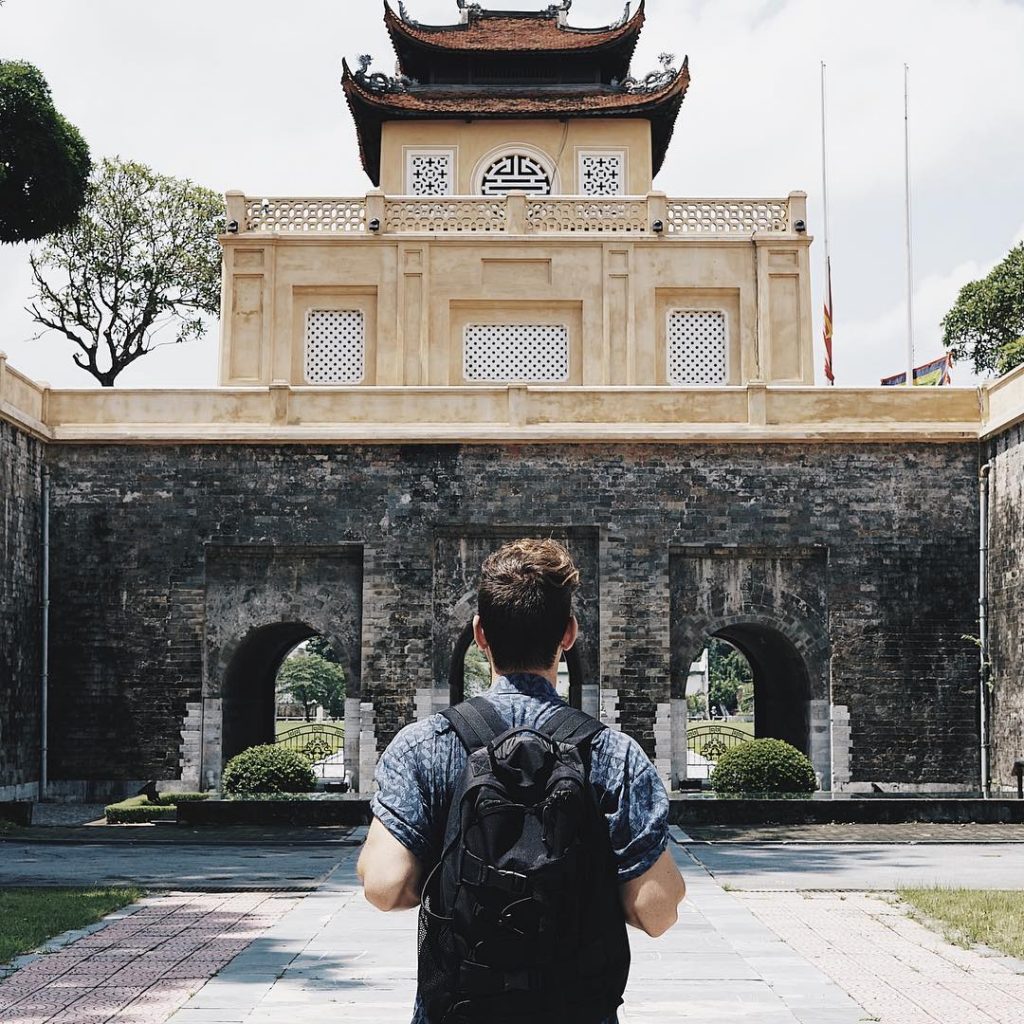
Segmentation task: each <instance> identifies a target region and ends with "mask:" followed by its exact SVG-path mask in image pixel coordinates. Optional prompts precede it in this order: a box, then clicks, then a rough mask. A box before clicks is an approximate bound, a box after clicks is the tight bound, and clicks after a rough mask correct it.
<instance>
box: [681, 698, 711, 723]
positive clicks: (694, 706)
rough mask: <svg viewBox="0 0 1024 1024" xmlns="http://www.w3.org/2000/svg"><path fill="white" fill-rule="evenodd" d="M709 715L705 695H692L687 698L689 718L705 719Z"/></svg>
mask: <svg viewBox="0 0 1024 1024" xmlns="http://www.w3.org/2000/svg"><path fill="white" fill-rule="evenodd" d="M707 713H708V702H707V701H706V700H705V699H704V694H703V693H691V694H690V695H689V696H688V697H687V698H686V714H687V716H688V717H689V718H704V717H705V716H706V715H707Z"/></svg>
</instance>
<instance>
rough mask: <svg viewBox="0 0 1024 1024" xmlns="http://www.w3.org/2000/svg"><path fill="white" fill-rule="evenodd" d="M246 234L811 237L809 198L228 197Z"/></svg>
mask: <svg viewBox="0 0 1024 1024" xmlns="http://www.w3.org/2000/svg"><path fill="white" fill-rule="evenodd" d="M227 207H228V221H229V226H230V227H231V228H232V230H235V228H234V225H237V231H239V232H280V233H287V234H295V233H303V234H305V233H311V234H371V233H372V234H391V235H399V234H401V235H404V234H431V235H433V234H450V233H458V234H482V233H488V234H505V235H523V234H633V235H637V234H643V235H650V236H652V237H654V236H661V237H692V236H715V237H721V236H726V237H734V238H741V237H749V236H750V235H752V234H754V233H755V232H757V233H762V234H763V233H769V234H789V233H791V232H795V231H800V230H806V229H805V228H804V226H803V225H804V224H805V222H806V218H807V199H806V196H805V195H804V193H802V192H792V193H790V195H789V196H787V197H786V198H784V199H669V198H668V197H666V196H665V195H664V194H663V193H660V192H652V193H650V194H649V195H646V196H606V197H605V196H602V197H582V196H526V195H516V194H513V195H510V196H486V197H485V196H437V197H436V198H422V197H418V196H415V197H414V196H385V195H384V194H383V193H382V192H379V191H377V192H370V193H368V194H367V195H366V196H362V197H358V196H357V197H353V198H339V199H331V198H309V199H304V198H273V197H267V198H264V199H256V198H253V197H251V196H245V195H243V194H242V193H241V192H229V193H228V194H227Z"/></svg>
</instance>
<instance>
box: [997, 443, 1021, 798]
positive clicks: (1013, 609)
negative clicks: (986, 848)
mask: <svg viewBox="0 0 1024 1024" xmlns="http://www.w3.org/2000/svg"><path fill="white" fill-rule="evenodd" d="M989 456H990V458H991V460H992V470H991V484H990V488H989V494H990V501H991V519H990V524H989V545H990V551H989V613H990V622H989V637H990V643H991V650H990V661H991V672H992V726H991V736H992V768H991V778H992V783H993V786H995V787H1002V788H1009V787H1013V786H1015V785H1016V782H1015V779H1014V778H1013V776H1012V775H1011V774H1010V773H1011V770H1012V768H1013V762H1014V761H1015V760H1017V759H1019V758H1024V626H1022V625H1021V619H1022V618H1024V425H1018V426H1016V427H1014V428H1013V429H1012V430H1010V431H1007V432H1006V433H1005V434H1003V435H1002V436H1000V437H998V438H996V439H995V441H993V442H992V444H991V450H990V452H989Z"/></svg>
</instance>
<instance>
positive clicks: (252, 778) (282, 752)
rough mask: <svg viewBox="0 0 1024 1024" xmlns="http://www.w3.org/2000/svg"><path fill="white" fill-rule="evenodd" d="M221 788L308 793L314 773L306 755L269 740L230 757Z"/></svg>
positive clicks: (244, 791)
mask: <svg viewBox="0 0 1024 1024" xmlns="http://www.w3.org/2000/svg"><path fill="white" fill-rule="evenodd" d="M221 788H222V789H223V790H224V792H225V793H228V794H231V795H233V796H248V795H249V794H251V793H309V792H312V791H313V790H314V789H315V788H316V776H315V775H314V774H313V768H312V766H311V765H310V763H309V759H308V758H306V757H303V756H302V754H300V753H298V752H296V751H294V750H287V749H285V748H284V747H278V746H275V745H274V744H269V743H268V744H266V745H264V746H260V747H250V748H249V749H248V750H243V751H242V753H240V754H237V755H236V756H235V757H233V758H231V760H230V761H228V763H227V764H226V765H225V766H224V775H223V777H222V779H221Z"/></svg>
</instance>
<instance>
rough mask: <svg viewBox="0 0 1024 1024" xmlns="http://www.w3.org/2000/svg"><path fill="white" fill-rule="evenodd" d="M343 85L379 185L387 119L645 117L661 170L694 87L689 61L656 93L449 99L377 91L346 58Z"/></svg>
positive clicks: (485, 93)
mask: <svg viewBox="0 0 1024 1024" xmlns="http://www.w3.org/2000/svg"><path fill="white" fill-rule="evenodd" d="M343 69H344V73H343V75H342V87H343V89H344V91H345V98H346V102H347V103H348V107H349V110H350V111H351V113H352V117H353V120H354V121H355V124H356V132H357V135H358V137H359V150H360V156H361V157H362V162H363V168H364V170H365V171H366V173H367V175H368V176H369V178H370V180H371V181H372V182H373V183H374V185H379V184H380V131H381V125H382V124H383V123H384V122H385V121H413V120H454V119H459V120H465V119H467V118H472V119H493V120H503V121H507V120H524V119H544V118H566V117H578V118H591V117H616V118H624V117H640V118H645V119H647V120H649V121H650V122H651V126H652V135H651V145H652V154H651V155H652V162H653V170H654V173H655V174H657V173H658V171H659V170H660V169H661V165H662V163H663V162H664V159H665V155H666V153H667V151H668V145H669V142H670V140H671V138H672V134H673V130H674V127H675V121H676V118H677V117H678V115H679V110H680V107H681V106H682V103H683V99H684V97H685V95H686V91H687V89H688V88H689V85H690V73H689V66H688V63H684V65H683V67H682V68H681V69H680V71H679V72H678V74H676V75H675V76H674V77H673V78H672V80H671V81H669V82H668V83H667V84H666V85H665V86H663V87H662V88H660V89H655V90H653V91H651V92H601V93H596V94H595V93H588V94H584V95H579V94H573V93H564V92H563V93H561V94H559V93H557V92H555V91H554V90H552V89H549V88H545V89H544V90H543V93H544V95H541V96H538V95H533V96H529V95H524V94H523V93H519V94H510V93H509V92H502V91H501V90H497V89H487V90H483V89H481V90H478V91H477V92H475V93H474V92H467V91H463V90H460V91H459V92H458V93H453V94H452V95H451V96H450V97H445V96H444V95H443V93H441V91H439V90H437V89H430V90H425V91H424V92H423V93H417V92H416V91H405V92H375V91H374V90H372V89H369V88H367V87H365V86H364V85H363V84H361V83H360V82H359V81H358V80H357V79H356V77H355V75H353V74H352V72H351V70H350V68H349V66H348V63H347V62H343Z"/></svg>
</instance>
